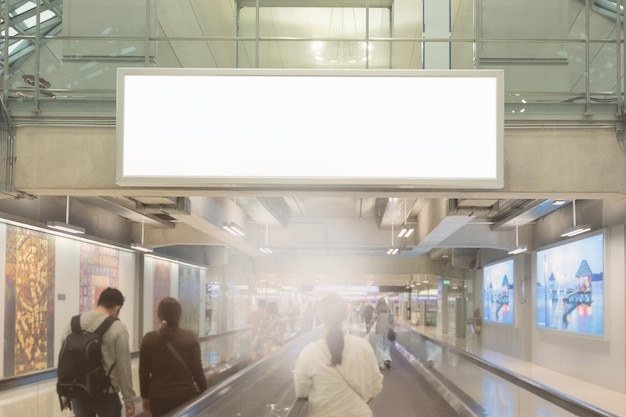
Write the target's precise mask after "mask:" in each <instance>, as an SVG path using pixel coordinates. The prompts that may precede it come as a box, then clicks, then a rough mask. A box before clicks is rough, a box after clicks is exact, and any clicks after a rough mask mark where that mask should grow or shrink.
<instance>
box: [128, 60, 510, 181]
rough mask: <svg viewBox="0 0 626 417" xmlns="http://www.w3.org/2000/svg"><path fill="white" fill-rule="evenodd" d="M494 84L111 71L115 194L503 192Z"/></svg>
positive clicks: (435, 76) (470, 75) (478, 76)
mask: <svg viewBox="0 0 626 417" xmlns="http://www.w3.org/2000/svg"><path fill="white" fill-rule="evenodd" d="M503 74H504V73H503V71H501V70H445V71H444V70H441V71H438V70H291V69H282V70H275V69H193V68H185V69H165V68H120V69H118V80H117V131H116V134H117V153H118V155H117V179H116V180H117V184H118V185H121V186H191V187H194V186H195V187H202V186H217V185H228V186H233V185H234V186H236V185H247V186H255V185H259V186H261V185H284V184H295V185H304V186H309V185H310V186H315V185H331V186H332V185H339V186H341V185H362V186H372V185H374V186H377V185H378V186H379V185H394V186H402V185H411V186H421V187H448V188H451V187H455V188H492V189H495V188H502V186H503V184H504V180H503V172H504V169H503V137H504V122H503V120H504V93H503V90H504V87H503V86H504V75H503Z"/></svg>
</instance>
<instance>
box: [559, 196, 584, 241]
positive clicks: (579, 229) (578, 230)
mask: <svg viewBox="0 0 626 417" xmlns="http://www.w3.org/2000/svg"><path fill="white" fill-rule="evenodd" d="M572 217H573V218H574V226H572V227H570V228H568V229H566V230H565V231H564V232H563V233H561V237H572V236H577V235H580V234H583V233H585V232H588V231H590V230H591V226H590V225H588V224H582V225H580V226H577V225H576V200H572Z"/></svg>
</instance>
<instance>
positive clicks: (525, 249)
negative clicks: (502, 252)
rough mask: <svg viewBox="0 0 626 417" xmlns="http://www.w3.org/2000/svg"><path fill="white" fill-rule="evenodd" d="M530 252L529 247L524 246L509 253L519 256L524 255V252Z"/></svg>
mask: <svg viewBox="0 0 626 417" xmlns="http://www.w3.org/2000/svg"><path fill="white" fill-rule="evenodd" d="M527 250H528V246H526V245H523V246H518V247H516V248H515V249H513V250H510V251H509V255H517V254H518V253H522V252H526V251H527Z"/></svg>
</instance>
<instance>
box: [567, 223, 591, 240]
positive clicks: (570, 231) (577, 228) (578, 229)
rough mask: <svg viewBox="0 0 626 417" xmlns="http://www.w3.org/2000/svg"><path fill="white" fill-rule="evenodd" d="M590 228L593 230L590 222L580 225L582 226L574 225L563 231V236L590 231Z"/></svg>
mask: <svg viewBox="0 0 626 417" xmlns="http://www.w3.org/2000/svg"><path fill="white" fill-rule="evenodd" d="M590 230H591V226H589V225H588V224H583V225H580V226H574V227H570V228H569V229H567V230H566V231H565V232H563V233H562V234H561V237H572V236H577V235H580V234H582V233H585V232H588V231H590Z"/></svg>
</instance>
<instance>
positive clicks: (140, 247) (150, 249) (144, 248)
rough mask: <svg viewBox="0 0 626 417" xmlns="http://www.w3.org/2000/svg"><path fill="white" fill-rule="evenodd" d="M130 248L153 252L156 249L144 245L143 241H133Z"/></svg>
mask: <svg viewBox="0 0 626 417" xmlns="http://www.w3.org/2000/svg"><path fill="white" fill-rule="evenodd" d="M130 248H131V249H134V250H136V251H139V252H143V253H152V252H154V249H152V248H151V247H150V246H146V245H142V244H141V243H131V244H130Z"/></svg>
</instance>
